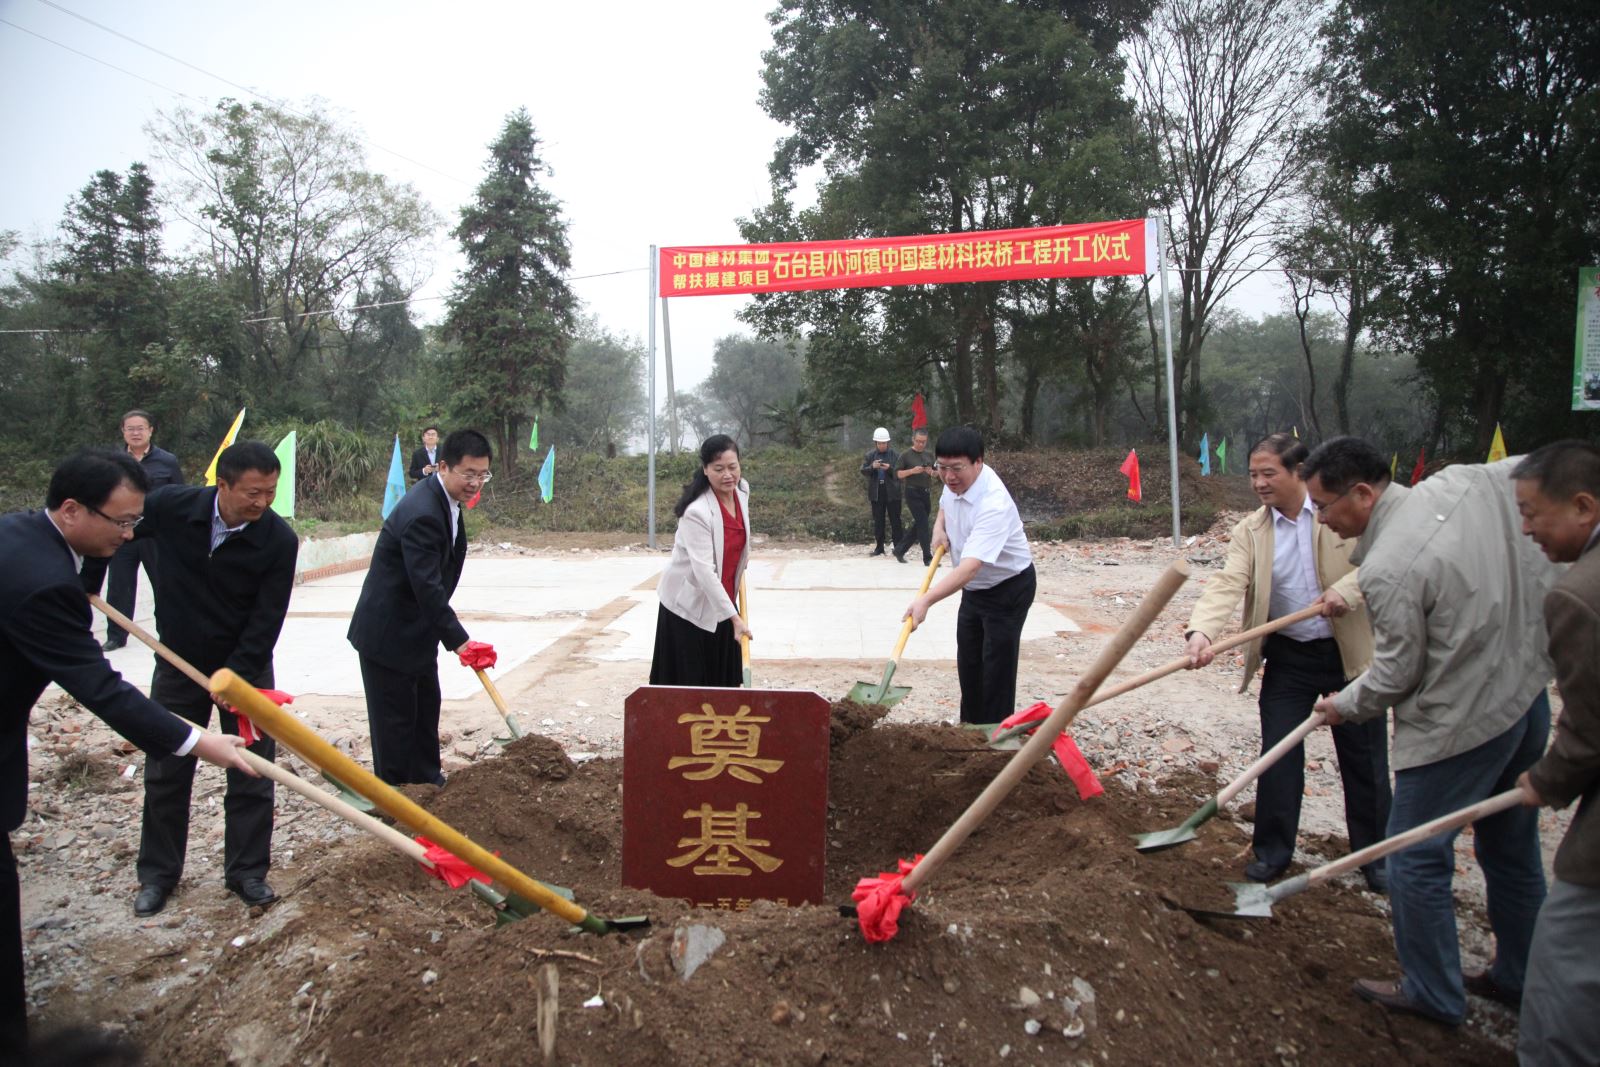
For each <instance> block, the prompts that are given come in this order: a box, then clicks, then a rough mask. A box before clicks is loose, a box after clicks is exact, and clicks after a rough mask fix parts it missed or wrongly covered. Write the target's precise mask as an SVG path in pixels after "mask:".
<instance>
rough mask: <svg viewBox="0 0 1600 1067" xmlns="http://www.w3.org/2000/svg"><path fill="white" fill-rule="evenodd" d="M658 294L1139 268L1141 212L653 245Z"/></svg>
mask: <svg viewBox="0 0 1600 1067" xmlns="http://www.w3.org/2000/svg"><path fill="white" fill-rule="evenodd" d="M660 254H661V263H660V271H661V295H662V296H664V297H671V296H716V295H718V294H727V295H732V294H739V293H780V292H792V291H796V290H802V289H850V288H858V287H862V286H877V285H930V284H938V283H950V282H1000V281H1012V280H1015V279H1019V278H1097V277H1104V276H1107V275H1113V274H1149V273H1152V272H1153V270H1154V267H1153V266H1152V264H1154V262H1155V237H1154V226H1153V224H1152V223H1151V222H1150V220H1148V219H1127V220H1123V221H1119V222H1081V223H1072V224H1070V225H1066V226H1036V227H1031V228H1029V229H1023V230H984V231H980V232H975V233H951V234H924V235H922V236H918V237H869V238H865V239H863V240H859V241H799V242H791V243H787V244H768V245H684V246H679V247H672V248H663V249H661V253H660Z"/></svg>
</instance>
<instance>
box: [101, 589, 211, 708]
mask: <svg viewBox="0 0 1600 1067" xmlns="http://www.w3.org/2000/svg"><path fill="white" fill-rule="evenodd" d="M89 603H91V604H93V605H94V606H95V607H96V608H98V609H99V611H100V614H102V615H104V616H105V617H106V618H108V619H110V620H111V621H112V622H114V623H116V624H117V625H118V626H120V627H122V628H123V629H124V630H126V631H128V632H129V633H130V634H132V635H133V636H134V637H136V638H138V639H139V640H140V641H142V642H144V644H146V645H148V646H149V647H150V650H151V651H152V652H154V653H155V654H156V655H158V656H160V657H161V658H162V659H164V660H166V661H167V662H168V663H170V664H172V665H173V666H174V667H176V668H177V669H178V670H179V671H181V672H182V673H183V675H184V676H185V677H187V678H188V679H189V680H190V681H191V682H193V683H194V684H195V685H198V686H199V687H200V688H201V689H204V690H206V691H207V692H210V691H211V680H210V679H209V678H207V677H206V676H205V675H203V674H201V673H200V672H199V671H198V670H196V669H195V668H194V666H193V665H192V664H191V663H190V662H189V661H188V660H186V659H184V658H183V657H182V656H180V655H178V654H177V653H176V652H174V651H172V649H170V648H168V647H167V646H166V645H163V644H162V643H161V642H160V641H158V640H157V639H156V638H155V636H154V635H153V634H151V633H150V632H149V631H148V630H146V629H145V628H144V627H142V626H140V625H139V624H138V623H136V622H134V621H133V620H132V619H130V618H128V617H127V616H126V615H124V614H123V613H122V612H120V611H118V610H117V609H116V608H114V607H112V606H111V605H110V604H107V603H106V602H105V601H104V600H101V599H100V598H99V597H98V596H96V595H95V594H94V593H90V594H89Z"/></svg>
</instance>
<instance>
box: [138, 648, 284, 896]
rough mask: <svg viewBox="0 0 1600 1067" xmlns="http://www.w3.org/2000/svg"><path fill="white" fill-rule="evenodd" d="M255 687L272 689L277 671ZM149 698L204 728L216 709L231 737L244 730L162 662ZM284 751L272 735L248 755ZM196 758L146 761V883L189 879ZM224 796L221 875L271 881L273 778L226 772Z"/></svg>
mask: <svg viewBox="0 0 1600 1067" xmlns="http://www.w3.org/2000/svg"><path fill="white" fill-rule="evenodd" d="M251 684H253V685H256V686H258V687H260V688H263V689H270V688H272V672H271V671H270V670H268V671H267V672H266V673H265V676H264V677H263V678H258V679H257V680H255V681H254V682H252V683H251ZM150 699H152V700H154V701H155V702H156V703H158V704H160V705H161V706H162V707H165V708H167V709H169V710H171V711H174V712H176V713H177V714H179V715H181V716H183V717H184V718H185V719H188V720H189V721H190V722H192V723H194V724H196V725H197V726H199V727H201V728H202V729H204V728H205V726H206V724H207V723H209V722H210V721H211V712H212V711H214V710H215V711H216V712H217V713H218V714H219V715H221V716H222V729H223V732H225V733H230V734H233V733H238V732H239V720H238V719H237V718H235V717H234V715H233V713H232V712H229V711H223V710H221V709H220V708H218V707H217V706H216V705H215V704H213V703H212V702H211V698H210V696H208V695H207V694H206V692H205V690H203V689H201V688H200V687H199V686H197V685H195V684H194V683H193V682H192V681H190V680H189V679H188V678H186V677H185V676H184V675H182V674H180V673H179V672H178V670H177V668H175V667H173V666H171V665H169V664H168V663H167V662H166V661H165V660H158V661H157V663H156V673H155V678H154V679H153V680H152V681H151V683H150ZM277 749H278V746H277V744H276V742H274V741H273V740H272V738H270V737H262V738H261V740H259V741H257V742H256V743H255V744H253V745H251V746H250V751H251V752H254V753H255V754H256V755H258V756H260V757H261V758H262V759H264V760H271V759H272V758H273V757H274V756H275V755H276V753H277ZM198 762H199V760H198V758H197V757H195V756H192V755H191V756H154V755H152V756H146V757H145V761H144V817H143V822H142V825H141V828H140V833H139V861H138V867H137V870H138V873H139V884H140V885H158V886H161V887H162V888H163V889H172V888H174V887H175V886H177V884H178V880H179V879H180V878H182V877H183V859H184V853H185V852H186V851H187V850H188V844H189V801H190V796H191V794H192V792H193V788H194V769H195V764H196V763H198ZM226 773H227V779H228V786H227V791H226V792H225V793H224V794H223V797H222V814H223V832H222V878H223V882H224V883H225V884H227V885H236V884H238V883H239V882H240V881H241V880H243V879H245V878H265V877H266V876H267V867H268V865H269V864H270V862H271V859H272V779H270V778H252V777H251V776H250V775H248V774H245V773H244V772H243V771H236V770H232V769H230V770H228V771H227V772H226Z"/></svg>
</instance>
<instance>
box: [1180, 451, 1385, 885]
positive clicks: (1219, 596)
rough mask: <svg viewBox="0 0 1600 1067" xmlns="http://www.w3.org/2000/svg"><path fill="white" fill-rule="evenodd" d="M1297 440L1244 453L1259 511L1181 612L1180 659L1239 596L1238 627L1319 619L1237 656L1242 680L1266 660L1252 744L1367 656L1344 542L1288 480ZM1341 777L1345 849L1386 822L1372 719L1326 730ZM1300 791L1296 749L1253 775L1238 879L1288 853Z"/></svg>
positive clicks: (1371, 878)
mask: <svg viewBox="0 0 1600 1067" xmlns="http://www.w3.org/2000/svg"><path fill="white" fill-rule="evenodd" d="M1306 454H1307V453H1306V447H1305V445H1303V444H1301V443H1300V441H1299V439H1298V438H1295V437H1292V436H1290V435H1289V434H1286V433H1275V434H1272V435H1271V436H1269V437H1267V438H1265V439H1263V440H1261V441H1259V442H1257V443H1256V444H1255V445H1254V446H1253V447H1252V448H1251V449H1250V485H1251V488H1253V489H1254V490H1255V492H1256V496H1257V497H1259V498H1260V500H1261V503H1262V507H1261V508H1260V509H1258V510H1256V511H1254V512H1252V513H1251V514H1250V516H1249V517H1248V518H1246V519H1244V520H1243V521H1241V522H1240V523H1239V524H1238V525H1236V526H1235V527H1234V528H1233V534H1232V539H1231V541H1230V542H1229V545H1228V558H1227V561H1226V562H1225V564H1224V565H1223V569H1222V573H1221V574H1218V575H1215V576H1213V577H1212V578H1211V579H1210V580H1209V581H1208V582H1207V583H1206V591H1205V593H1204V594H1202V595H1201V597H1200V602H1199V603H1198V604H1196V605H1195V609H1194V613H1193V614H1192V615H1191V616H1190V617H1189V626H1188V639H1189V645H1188V650H1189V667H1190V669H1191V670H1193V669H1195V668H1198V667H1203V666H1205V665H1206V664H1208V663H1210V662H1211V659H1212V652H1211V642H1212V641H1214V640H1215V639H1216V638H1217V636H1218V635H1219V634H1220V633H1221V632H1222V630H1223V628H1224V627H1225V626H1227V624H1228V622H1229V620H1230V619H1232V618H1233V612H1234V608H1235V607H1236V606H1237V605H1238V603H1239V600H1240V598H1241V597H1243V598H1244V628H1245V629H1252V628H1254V627H1257V626H1260V625H1262V624H1264V623H1266V622H1268V621H1270V620H1272V619H1278V618H1282V617H1283V616H1285V615H1291V614H1293V613H1295V612H1297V611H1300V610H1302V609H1303V608H1307V607H1310V606H1311V605H1313V604H1320V605H1321V606H1322V615H1321V616H1319V617H1314V618H1310V619H1305V620H1302V621H1300V622H1297V623H1294V624H1292V625H1290V626H1288V627H1285V628H1284V629H1282V630H1279V631H1278V632H1277V633H1274V634H1270V635H1268V636H1267V637H1266V639H1265V640H1262V641H1254V642H1251V644H1250V645H1249V647H1248V649H1247V651H1246V653H1245V666H1244V679H1243V681H1242V682H1241V684H1240V686H1239V692H1241V693H1242V692H1244V691H1245V690H1246V689H1247V688H1249V685H1250V679H1252V678H1254V677H1255V675H1256V669H1257V668H1258V667H1260V666H1261V663H1262V660H1263V659H1265V661H1266V665H1267V667H1266V672H1265V674H1264V675H1263V677H1262V680H1261V699H1260V704H1259V707H1260V709H1261V750H1262V751H1263V752H1265V751H1266V750H1267V749H1269V748H1271V747H1272V746H1273V745H1275V744H1277V743H1278V742H1279V741H1281V740H1282V739H1283V738H1284V737H1286V736H1288V735H1289V734H1290V733H1291V732H1292V731H1293V730H1294V728H1295V727H1296V726H1299V725H1300V724H1301V723H1302V722H1304V721H1305V720H1306V717H1307V716H1308V715H1310V714H1311V707H1312V705H1313V704H1314V703H1316V700H1317V698H1318V697H1320V696H1322V695H1323V694H1324V693H1329V692H1333V691H1336V690H1338V689H1340V688H1342V687H1343V686H1344V683H1345V682H1346V681H1348V680H1349V679H1351V678H1353V677H1355V676H1356V675H1357V674H1360V673H1361V671H1362V670H1363V669H1365V667H1366V665H1367V661H1368V660H1369V659H1371V658H1372V627H1371V626H1370V625H1369V624H1368V622H1367V615H1366V611H1365V610H1364V604H1363V602H1362V599H1361V592H1360V590H1359V589H1358V588H1357V586H1356V570H1355V566H1354V565H1353V564H1352V563H1351V562H1350V551H1351V549H1352V548H1353V547H1354V543H1353V542H1351V541H1346V540H1344V539H1343V538H1341V537H1339V536H1337V535H1336V534H1335V533H1334V532H1333V531H1332V530H1330V529H1328V527H1326V526H1324V525H1322V524H1320V523H1318V522H1317V517H1316V508H1315V507H1314V506H1313V505H1312V503H1311V501H1310V499H1309V498H1308V497H1307V496H1306V486H1305V482H1303V481H1301V480H1300V474H1299V470H1300V464H1301V463H1302V462H1303V461H1304V460H1305V458H1306ZM1333 742H1334V750H1335V752H1336V753H1337V754H1338V757H1339V776H1340V778H1341V779H1342V781H1343V783H1344V814H1345V826H1346V828H1347V829H1348V831H1349V834H1350V847H1351V849H1352V850H1354V849H1359V848H1364V847H1366V846H1367V845H1370V844H1372V843H1373V842H1374V841H1377V840H1379V839H1380V838H1381V837H1383V828H1384V825H1385V824H1386V823H1387V822H1388V820H1389V802H1390V791H1389V757H1388V752H1389V743H1388V737H1387V735H1386V733H1385V730H1384V720H1383V719H1381V718H1379V719H1375V720H1372V721H1370V722H1365V723H1359V724H1348V725H1345V726H1341V727H1338V728H1337V729H1335V730H1334V731H1333ZM1304 792H1305V747H1304V746H1303V745H1300V746H1296V747H1295V749H1294V751H1292V752H1289V753H1287V754H1285V755H1284V757H1283V758H1282V759H1280V760H1278V762H1277V763H1276V764H1274V765H1273V766H1272V767H1270V768H1269V769H1268V770H1267V771H1266V772H1265V773H1264V774H1262V776H1261V778H1260V780H1259V781H1258V782H1257V783H1256V817H1255V831H1254V834H1253V835H1252V840H1251V848H1252V850H1253V852H1254V853H1255V858H1254V860H1253V861H1252V862H1251V863H1250V864H1249V866H1247V867H1246V868H1245V876H1246V877H1248V878H1251V879H1253V880H1255V881H1258V882H1270V881H1273V880H1275V879H1276V878H1277V877H1278V876H1279V875H1281V874H1282V873H1283V872H1284V870H1285V869H1286V868H1287V867H1288V866H1289V861H1290V860H1291V859H1293V858H1294V846H1295V837H1296V836H1297V835H1298V833H1299V829H1300V798H1301V795H1302V794H1303V793H1304ZM1362 873H1363V874H1365V875H1366V879H1367V885H1368V886H1369V887H1370V888H1371V889H1373V890H1374V891H1375V892H1379V893H1381V892H1384V890H1385V889H1386V888H1387V884H1388V883H1387V878H1386V874H1385V872H1384V867H1383V861H1382V860H1378V861H1377V862H1375V863H1372V864H1369V865H1368V866H1367V867H1365V868H1363V871H1362Z"/></svg>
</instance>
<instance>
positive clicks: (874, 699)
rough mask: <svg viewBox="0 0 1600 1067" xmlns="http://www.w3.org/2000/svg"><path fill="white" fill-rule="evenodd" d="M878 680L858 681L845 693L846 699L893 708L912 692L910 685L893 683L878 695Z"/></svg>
mask: <svg viewBox="0 0 1600 1067" xmlns="http://www.w3.org/2000/svg"><path fill="white" fill-rule="evenodd" d="M879 684H880V683H878V682H857V683H856V684H855V685H853V686H851V687H850V692H848V693H846V694H845V695H844V698H845V699H846V700H853V701H855V702H856V703H857V704H882V705H883V706H884V707H886V708H892V707H894V706H895V705H896V704H898V703H900V701H902V700H904V699H905V698H906V697H907V696H909V695H910V694H911V687H910V686H909V685H891V686H890V687H889V688H888V689H885V690H884V691H883V695H882V696H879V695H878V686H879Z"/></svg>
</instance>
